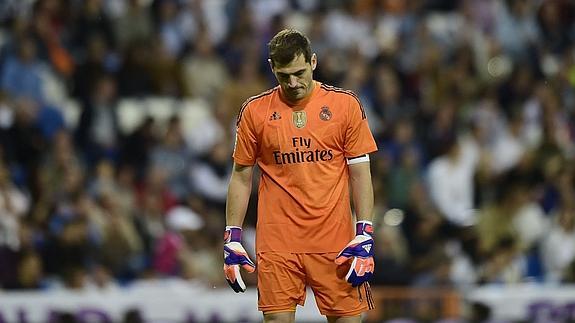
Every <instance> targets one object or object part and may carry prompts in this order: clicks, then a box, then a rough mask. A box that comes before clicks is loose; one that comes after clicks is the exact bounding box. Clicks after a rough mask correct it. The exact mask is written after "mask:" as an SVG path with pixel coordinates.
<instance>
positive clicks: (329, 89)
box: [320, 83, 366, 119]
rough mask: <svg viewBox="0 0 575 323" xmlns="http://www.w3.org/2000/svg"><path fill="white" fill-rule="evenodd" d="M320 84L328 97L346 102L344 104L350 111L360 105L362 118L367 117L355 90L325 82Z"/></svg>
mask: <svg viewBox="0 0 575 323" xmlns="http://www.w3.org/2000/svg"><path fill="white" fill-rule="evenodd" d="M320 86H321V90H322V91H323V92H324V96H325V97H326V98H328V99H329V100H331V101H335V102H340V103H344V106H345V107H347V108H348V110H349V111H353V110H354V109H357V107H359V109H358V111H361V116H362V118H363V119H365V118H366V114H365V110H364V108H363V105H362V104H361V101H360V100H359V97H358V96H357V94H355V92H353V91H351V90H347V89H343V88H340V87H337V86H333V85H329V84H325V83H321V85H320Z"/></svg>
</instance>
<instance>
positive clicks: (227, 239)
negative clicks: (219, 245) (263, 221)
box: [224, 226, 256, 293]
mask: <svg viewBox="0 0 575 323" xmlns="http://www.w3.org/2000/svg"><path fill="white" fill-rule="evenodd" d="M240 266H242V267H243V268H244V269H245V270H247V271H248V272H250V273H253V272H254V270H256V265H255V264H254V263H253V261H252V260H251V259H250V257H249V256H248V253H247V252H246V250H245V249H244V247H243V246H242V228H240V227H232V226H226V231H225V233H224V275H225V276H226V280H227V281H228V284H229V285H230V287H231V288H232V289H233V290H234V292H236V293H239V292H242V293H243V292H245V291H246V284H245V283H244V281H243V280H242V276H241V275H240Z"/></svg>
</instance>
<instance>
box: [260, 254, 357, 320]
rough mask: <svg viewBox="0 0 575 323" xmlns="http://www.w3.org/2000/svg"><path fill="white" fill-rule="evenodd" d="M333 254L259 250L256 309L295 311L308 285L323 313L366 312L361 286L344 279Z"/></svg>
mask: <svg viewBox="0 0 575 323" xmlns="http://www.w3.org/2000/svg"><path fill="white" fill-rule="evenodd" d="M336 255H337V253H322V254H306V253H276V252H263V253H258V254H257V270H258V309H259V310H260V311H262V312H264V314H265V313H274V312H288V311H295V308H296V305H298V304H299V305H301V306H303V305H304V301H305V296H306V285H307V286H309V287H310V288H311V289H312V291H313V293H314V296H315V300H316V303H317V306H318V308H319V311H320V313H321V314H322V315H328V316H355V315H359V314H361V313H362V312H365V311H367V310H368V302H367V299H366V295H362V294H363V293H365V292H364V289H363V288H354V287H352V286H351V284H349V283H348V282H346V281H345V278H344V277H345V274H346V272H347V271H346V268H345V266H343V265H342V266H337V265H336V264H335V263H334V259H335V256H336ZM348 268H349V267H348ZM360 293H362V294H360Z"/></svg>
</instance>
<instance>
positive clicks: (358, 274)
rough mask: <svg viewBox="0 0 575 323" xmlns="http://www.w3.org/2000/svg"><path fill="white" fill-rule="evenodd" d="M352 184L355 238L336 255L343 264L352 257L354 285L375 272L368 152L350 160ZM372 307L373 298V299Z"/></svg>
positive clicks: (350, 276)
mask: <svg viewBox="0 0 575 323" xmlns="http://www.w3.org/2000/svg"><path fill="white" fill-rule="evenodd" d="M348 167H349V173H350V185H351V190H352V198H353V204H354V209H355V213H356V217H357V222H356V224H355V238H353V240H351V241H350V242H349V243H348V244H347V245H346V246H345V248H343V250H342V251H341V252H340V253H339V254H338V255H337V256H336V258H335V263H336V264H338V265H341V264H343V263H345V262H347V261H348V260H350V259H351V265H350V268H349V270H348V272H347V274H346V275H345V279H346V280H347V281H348V282H349V283H351V285H352V286H353V287H356V286H359V285H361V284H363V283H365V282H368V281H369V280H370V279H371V277H372V276H373V270H374V268H375V263H374V261H373V238H372V237H371V235H372V234H373V226H372V222H371V219H372V213H373V186H372V183H371V171H370V169H369V157H368V155H365V156H361V157H358V158H352V159H350V160H348ZM370 308H371V302H370Z"/></svg>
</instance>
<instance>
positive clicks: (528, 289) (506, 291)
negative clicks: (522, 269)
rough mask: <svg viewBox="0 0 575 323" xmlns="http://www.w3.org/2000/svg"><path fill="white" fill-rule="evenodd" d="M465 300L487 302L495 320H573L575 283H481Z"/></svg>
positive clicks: (548, 321)
mask: <svg viewBox="0 0 575 323" xmlns="http://www.w3.org/2000/svg"><path fill="white" fill-rule="evenodd" d="M466 299H467V301H477V302H481V303H484V304H486V305H488V306H489V307H490V308H491V311H492V318H493V319H497V320H504V321H517V320H524V321H528V322H546V323H552V322H571V321H572V320H575V285H562V286H547V285H542V284H524V285H523V284H521V285H509V286H497V285H495V286H485V287H480V288H477V289H475V290H473V291H471V292H470V293H469V294H467V297H466Z"/></svg>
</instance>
